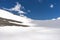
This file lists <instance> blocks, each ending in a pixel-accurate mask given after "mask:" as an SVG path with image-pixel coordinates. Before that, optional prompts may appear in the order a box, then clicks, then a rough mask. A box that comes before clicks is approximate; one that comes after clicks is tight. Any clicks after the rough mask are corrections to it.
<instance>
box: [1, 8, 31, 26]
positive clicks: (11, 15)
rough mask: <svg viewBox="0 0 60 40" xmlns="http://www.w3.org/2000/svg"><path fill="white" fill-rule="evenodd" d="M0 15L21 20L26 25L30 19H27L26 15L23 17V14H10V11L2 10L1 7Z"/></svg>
mask: <svg viewBox="0 0 60 40" xmlns="http://www.w3.org/2000/svg"><path fill="white" fill-rule="evenodd" d="M0 17H2V18H6V19H12V20H16V21H20V22H23V23H22V24H24V25H26V24H27V25H30V21H31V19H29V18H28V19H27V17H25V16H23V17H21V16H17V15H14V14H12V13H11V12H8V11H5V10H2V9H0Z"/></svg>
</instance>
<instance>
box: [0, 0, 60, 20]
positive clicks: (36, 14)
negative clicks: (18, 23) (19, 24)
mask: <svg viewBox="0 0 60 40" xmlns="http://www.w3.org/2000/svg"><path fill="white" fill-rule="evenodd" d="M16 2H19V3H20V4H21V5H22V6H23V7H24V8H21V10H23V11H25V12H27V14H25V15H26V16H27V17H29V18H32V19H38V20H46V19H52V18H57V17H60V0H0V8H11V7H14V5H16ZM14 14H17V12H14Z"/></svg>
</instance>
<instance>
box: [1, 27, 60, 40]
mask: <svg viewBox="0 0 60 40" xmlns="http://www.w3.org/2000/svg"><path fill="white" fill-rule="evenodd" d="M0 40H60V29H55V28H44V27H15V26H6V27H0Z"/></svg>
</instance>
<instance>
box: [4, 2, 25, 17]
mask: <svg viewBox="0 0 60 40" xmlns="http://www.w3.org/2000/svg"><path fill="white" fill-rule="evenodd" d="M21 8H23V7H22V6H21V4H19V3H18V2H16V5H15V6H14V7H12V8H10V9H7V8H3V9H5V10H9V11H17V12H18V13H19V14H20V16H23V14H25V12H24V11H22V10H21Z"/></svg>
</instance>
